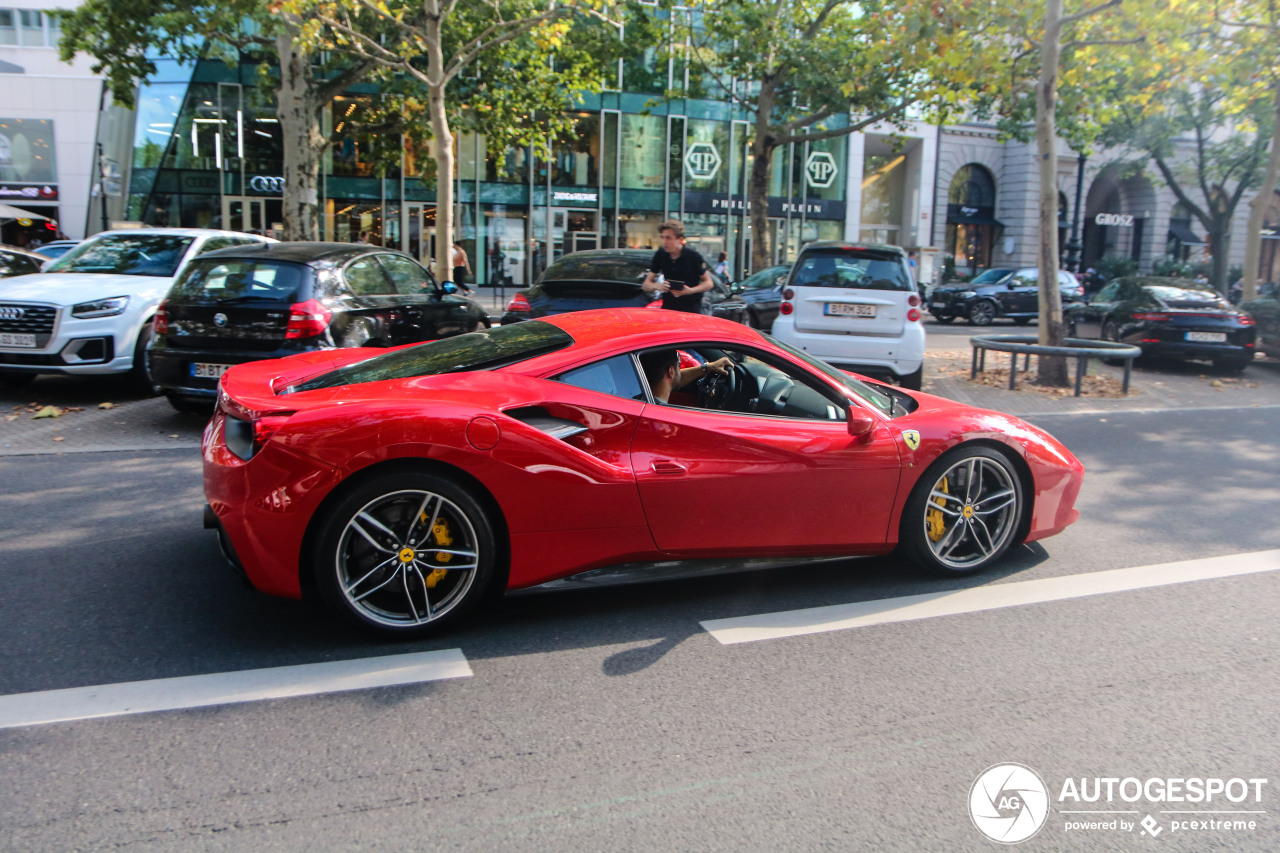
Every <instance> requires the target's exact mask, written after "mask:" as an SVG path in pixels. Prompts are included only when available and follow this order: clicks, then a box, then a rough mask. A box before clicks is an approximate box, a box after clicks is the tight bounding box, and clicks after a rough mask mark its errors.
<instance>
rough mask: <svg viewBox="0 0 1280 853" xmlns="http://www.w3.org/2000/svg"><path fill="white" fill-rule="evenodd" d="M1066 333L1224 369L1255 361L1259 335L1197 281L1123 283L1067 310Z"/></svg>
mask: <svg viewBox="0 0 1280 853" xmlns="http://www.w3.org/2000/svg"><path fill="white" fill-rule="evenodd" d="M1063 322H1065V323H1066V326H1067V334H1068V335H1069V336H1070V337H1073V338H1099V339H1101V340H1104V341H1119V342H1121V343H1126V344H1134V345H1135V346H1139V347H1141V348H1142V354H1143V355H1149V356H1155V357H1159V358H1186V359H1207V360H1210V361H1212V362H1213V364H1214V366H1215V367H1218V368H1220V369H1224V370H1243V369H1244V368H1245V366H1246V365H1248V364H1249V362H1250V361H1252V360H1253V354H1254V349H1255V343H1256V338H1257V334H1258V330H1257V328H1256V327H1255V325H1254V320H1253V318H1252V317H1250V316H1249V315H1248V314H1246V313H1245V312H1243V311H1240V310H1238V309H1236V308H1234V307H1233V306H1232V305H1231V303H1230V302H1228V301H1227V300H1225V299H1223V298H1222V297H1221V296H1219V295H1218V294H1216V293H1213V292H1211V291H1207V290H1202V289H1200V285H1198V284H1196V283H1195V282H1193V281H1185V280H1182V279H1174V278H1156V277H1132V278H1118V279H1116V280H1115V281H1113V282H1111V283H1110V284H1108V285H1107V286H1106V287H1104V288H1102V290H1099V291H1098V292H1097V293H1096V294H1094V295H1093V296H1092V297H1090V299H1089V301H1088V302H1087V303H1077V304H1074V305H1071V306H1070V307H1068V308H1066V309H1065V310H1064V311H1063Z"/></svg>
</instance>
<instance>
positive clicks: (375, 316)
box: [149, 243, 489, 415]
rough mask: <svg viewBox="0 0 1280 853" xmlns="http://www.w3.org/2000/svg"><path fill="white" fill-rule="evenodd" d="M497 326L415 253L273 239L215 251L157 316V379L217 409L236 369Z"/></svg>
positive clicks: (182, 397)
mask: <svg viewBox="0 0 1280 853" xmlns="http://www.w3.org/2000/svg"><path fill="white" fill-rule="evenodd" d="M488 325H489V318H488V313H487V312H486V311H485V310H484V308H483V307H482V306H481V305H480V303H478V302H475V301H474V300H471V299H467V298H465V297H462V296H458V295H456V294H453V293H448V292H446V291H445V290H444V289H443V288H442V287H441V286H440V285H439V284H438V283H437V282H436V280H435V277H434V276H432V274H431V273H430V272H429V271H427V270H426V269H424V268H423V267H422V266H421V265H420V264H418V262H417V261H415V260H413V258H411V257H409V256H408V255H405V254H401V253H400V252H396V251H392V250H390V249H383V248H381V247H379V246H365V245H357V244H353V243H266V244H253V245H250V246H239V247H236V248H232V249H221V250H219V251H215V252H209V253H208V254H206V255H201V256H199V257H198V258H196V259H195V260H193V261H192V262H191V263H190V264H189V265H188V266H187V268H186V270H185V271H184V272H183V273H182V275H181V276H180V277H179V278H178V279H177V281H175V282H174V284H173V287H172V288H171V289H170V291H169V295H168V297H167V298H166V299H165V301H164V302H163V303H161V305H160V308H159V310H158V311H157V313H156V317H155V321H154V337H153V338H152V342H151V346H150V349H149V353H150V369H151V374H152V378H153V379H154V380H155V382H156V383H157V384H158V385H159V386H160V388H161V390H162V391H163V392H164V394H165V396H166V397H168V398H169V402H170V403H171V404H172V405H173V407H174V408H176V409H178V410H179V411H190V412H198V413H201V414H206V415H207V414H209V413H210V412H211V411H212V410H213V402H214V397H215V396H216V394H217V390H218V378H219V377H220V376H221V375H222V374H223V373H224V372H225V371H226V370H227V369H228V368H229V367H231V366H233V365H236V364H241V363H243V362H247V361H260V360H263V359H269V358H281V357H283V356H286V355H292V354H294V353H299V352H307V351H309V350H317V349H329V348H336V347H389V346H399V345H400V344H408V343H416V342H418V341H427V340H433V339H435V338H443V337H448V336H450V335H459V334H462V333H464V332H473V331H476V330H477V329H480V328H482V327H486V326H488Z"/></svg>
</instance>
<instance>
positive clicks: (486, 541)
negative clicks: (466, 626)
mask: <svg viewBox="0 0 1280 853" xmlns="http://www.w3.org/2000/svg"><path fill="white" fill-rule="evenodd" d="M428 515H429V517H427V516H428ZM361 516H364V517H365V519H368V518H373V519H375V520H376V521H377V522H378V523H379V524H380V525H381V527H378V526H375V525H373V524H370V523H368V521H367V520H365V521H364V523H363V524H362V525H357V524H356V522H357V519H358V518H360V517H361ZM437 522H440V523H439V524H437ZM320 525H321V526H320V529H321V530H322V531H323V532H322V534H321V535H320V536H319V537H317V539H316V543H315V547H314V549H313V552H312V556H311V570H312V572H313V576H314V578H315V582H316V587H317V589H318V590H319V592H320V595H321V597H322V598H323V599H324V600H325V602H326V603H327V604H328V605H329V607H331V608H332V609H333V610H334V611H335V612H336V613H338V614H339V615H340V616H342V617H343V618H345V619H346V620H348V621H350V622H352V623H354V624H355V625H357V626H359V627H361V628H364V629H365V630H368V631H372V632H374V633H377V634H381V635H383V636H391V637H419V636H425V635H427V634H434V633H438V632H442V631H446V630H448V629H450V628H452V627H454V626H455V625H457V624H458V623H459V622H461V621H463V620H464V619H466V618H467V617H468V616H469V615H470V614H471V613H472V612H473V611H474V610H475V608H476V606H477V605H478V604H479V603H480V602H481V601H483V600H484V599H485V598H486V597H487V596H488V594H489V591H490V588H491V587H492V586H493V584H494V579H495V576H496V565H497V553H498V547H497V542H496V540H495V536H494V533H493V526H492V524H491V523H490V521H489V518H488V516H487V514H486V513H485V511H484V509H483V508H482V507H481V506H480V503H479V502H478V501H477V500H476V499H475V498H474V497H473V496H472V495H471V493H470V492H469V491H467V490H466V489H464V488H462V487H461V486H459V485H458V484H457V483H455V482H453V481H452V480H449V479H447V478H445V477H442V476H439V475H436V474H431V473H427V472H425V471H405V472H396V473H388V474H382V475H379V476H376V477H374V478H372V479H370V480H367V481H365V482H361V483H359V484H358V485H356V486H355V487H354V488H352V489H350V490H349V491H348V492H347V493H346V494H344V495H343V496H342V497H341V498H340V499H339V500H338V501H337V502H336V503H335V504H333V505H332V506H331V507H329V508H328V509H327V510H326V511H325V514H324V517H323V518H321V519H320ZM402 531H403V532H402ZM427 531H430V533H428V532H427ZM420 536H421V537H426V538H423V539H419V538H418V537H420ZM393 539H397V540H404V541H392V540H393ZM375 543H376V544H375ZM428 544H429V545H430V546H431V547H427V548H424V547H421V546H422V545H428ZM468 558H470V559H468ZM463 561H466V562H467V565H465V566H464V565H463ZM437 570H438V571H439V574H438V575H437ZM424 596H425V598H424ZM411 614H412V615H411Z"/></svg>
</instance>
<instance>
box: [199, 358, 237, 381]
mask: <svg viewBox="0 0 1280 853" xmlns="http://www.w3.org/2000/svg"><path fill="white" fill-rule="evenodd" d="M229 369H231V365H229V364H207V363H205V362H203V361H196V362H193V363H192V364H191V375H192V376H194V377H195V378H196V379H217V378H218V377H220V376H222V374H224V373H226V372H227V371H228V370H229Z"/></svg>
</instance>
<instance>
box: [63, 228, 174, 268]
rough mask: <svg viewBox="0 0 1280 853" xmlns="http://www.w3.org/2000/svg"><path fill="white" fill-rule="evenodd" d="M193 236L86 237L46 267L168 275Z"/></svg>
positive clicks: (123, 235) (131, 235) (135, 235)
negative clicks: (86, 238) (87, 238)
mask: <svg viewBox="0 0 1280 853" xmlns="http://www.w3.org/2000/svg"><path fill="white" fill-rule="evenodd" d="M193 242H194V240H193V238H191V237H175V236H173V235H171V234H119V235H112V234H108V235H105V236H103V237H98V238H96V239H93V240H86V241H85V242H83V243H81V244H80V245H79V246H76V247H75V248H74V249H72V250H71V251H70V252H67V253H66V254H65V255H63V256H62V257H60V258H58V259H57V260H56V261H54V262H53V263H52V264H50V265H49V266H48V267H46V268H45V272H90V273H115V274H117V275H152V276H158V277H161V278H166V277H168V276H171V275H173V274H174V272H176V271H177V269H178V264H180V263H182V257H183V256H184V255H185V254H186V253H187V247H188V246H190V245H191V244H192V243H193Z"/></svg>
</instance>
